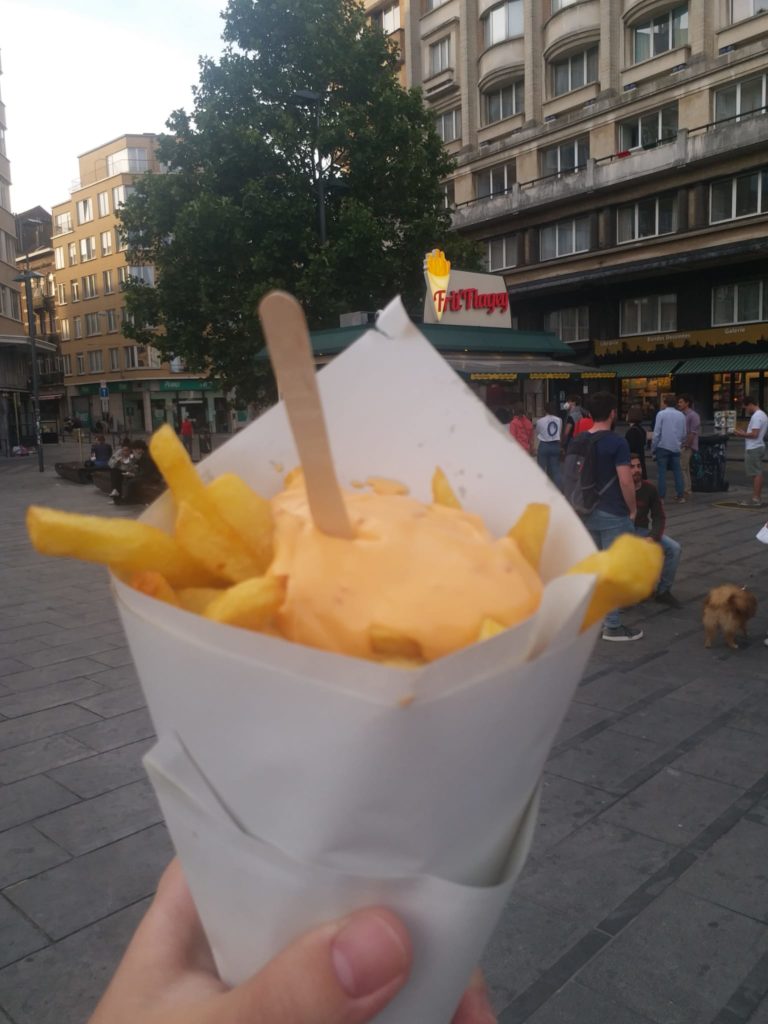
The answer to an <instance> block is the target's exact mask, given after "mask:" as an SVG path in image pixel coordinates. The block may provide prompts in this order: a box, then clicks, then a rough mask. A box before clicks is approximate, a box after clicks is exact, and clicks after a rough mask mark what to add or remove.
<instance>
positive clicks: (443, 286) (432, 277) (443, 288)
mask: <svg viewBox="0 0 768 1024" xmlns="http://www.w3.org/2000/svg"><path fill="white" fill-rule="evenodd" d="M450 279H451V275H450V274H433V273H432V271H431V270H428V271H427V282H428V283H429V294H430V295H431V296H432V304H433V305H434V307H435V316H436V317H437V319H438V320H442V319H443V313H444V312H445V300H446V297H447V292H448V282H449V281H450ZM437 292H442V293H443V304H442V306H439V305H438V303H437V302H436V301H435V295H436V294H437Z"/></svg>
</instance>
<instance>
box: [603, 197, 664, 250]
mask: <svg viewBox="0 0 768 1024" xmlns="http://www.w3.org/2000/svg"><path fill="white" fill-rule="evenodd" d="M616 226H617V230H616V236H617V239H618V241H619V242H620V243H621V242H634V241H635V240H636V239H638V238H651V237H653V236H654V235H669V234H671V233H672V232H673V231H674V230H675V200H674V196H657V197H655V198H652V199H641V200H639V201H638V202H637V203H630V204H629V205H627V206H620V207H619V208H618V210H617V211H616Z"/></svg>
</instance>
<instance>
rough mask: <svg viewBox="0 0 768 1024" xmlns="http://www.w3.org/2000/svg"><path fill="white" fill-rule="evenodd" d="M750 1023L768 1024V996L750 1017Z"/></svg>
mask: <svg viewBox="0 0 768 1024" xmlns="http://www.w3.org/2000/svg"><path fill="white" fill-rule="evenodd" d="M749 1024H768V998H765V999H764V1000H763V1001H762V1002H761V1003H760V1005H759V1006H758V1008H757V1010H756V1011H755V1012H754V1014H753V1015H752V1016H751V1017H750V1018H749Z"/></svg>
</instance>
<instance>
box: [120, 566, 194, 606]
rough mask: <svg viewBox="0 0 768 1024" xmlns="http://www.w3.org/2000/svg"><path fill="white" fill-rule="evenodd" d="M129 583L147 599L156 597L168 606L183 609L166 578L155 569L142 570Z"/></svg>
mask: <svg viewBox="0 0 768 1024" xmlns="http://www.w3.org/2000/svg"><path fill="white" fill-rule="evenodd" d="M128 582H129V584H130V586H132V587H133V589H134V590H139V591H141V593H142V594H146V595H147V597H155V598H157V600H158V601H165V603H166V604H172V605H173V606H174V607H176V608H180V607H181V604H180V602H179V599H178V597H177V596H176V591H175V590H174V589H173V587H172V586H171V585H170V583H169V582H168V580H167V579H166V578H165V576H163V575H162V573H159V572H156V571H155V570H154V569H142V570H141V571H140V572H135V573H134V574H133V576H131V578H130V579H129V581H128Z"/></svg>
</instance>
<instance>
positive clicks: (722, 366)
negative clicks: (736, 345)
mask: <svg viewBox="0 0 768 1024" xmlns="http://www.w3.org/2000/svg"><path fill="white" fill-rule="evenodd" d="M739 370H768V352H760V353H757V352H754V353H753V352H749V353H747V354H746V355H732V356H702V357H701V358H700V359H686V360H685V362H684V363H683V364H682V366H680V367H678V370H677V372H678V373H735V372H738V371H739Z"/></svg>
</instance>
